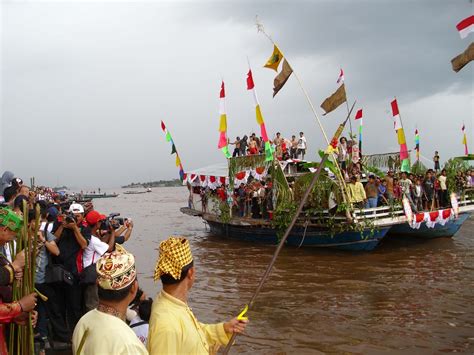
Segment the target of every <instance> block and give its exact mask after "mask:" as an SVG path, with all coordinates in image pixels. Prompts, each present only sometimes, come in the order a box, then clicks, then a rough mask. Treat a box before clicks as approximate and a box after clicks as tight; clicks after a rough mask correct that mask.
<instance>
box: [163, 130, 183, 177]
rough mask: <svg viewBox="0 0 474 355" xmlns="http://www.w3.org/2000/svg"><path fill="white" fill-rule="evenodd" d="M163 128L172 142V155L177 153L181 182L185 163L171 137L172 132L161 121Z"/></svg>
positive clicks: (167, 138)
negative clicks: (182, 161)
mask: <svg viewBox="0 0 474 355" xmlns="http://www.w3.org/2000/svg"><path fill="white" fill-rule="evenodd" d="M161 129H162V130H163V132H164V133H165V137H166V141H167V142H170V143H171V155H173V154H176V161H175V163H176V167H177V168H179V178H180V180H181V182H183V179H184V175H185V174H184V169H183V164H182V163H181V158H180V157H179V154H178V151H177V150H176V145H175V144H174V141H173V138H172V137H171V133H170V132H169V131H168V128H166V126H165V123H164V122H163V121H161Z"/></svg>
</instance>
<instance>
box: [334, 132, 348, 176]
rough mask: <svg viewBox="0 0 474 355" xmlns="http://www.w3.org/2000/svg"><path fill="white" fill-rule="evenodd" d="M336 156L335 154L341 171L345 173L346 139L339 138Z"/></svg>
mask: <svg viewBox="0 0 474 355" xmlns="http://www.w3.org/2000/svg"><path fill="white" fill-rule="evenodd" d="M337 148H338V154H337V161H338V163H339V166H340V167H341V169H342V170H343V171H344V172H346V171H347V158H348V156H349V155H348V153H347V139H346V137H341V138H340V139H339V145H338V147H337Z"/></svg>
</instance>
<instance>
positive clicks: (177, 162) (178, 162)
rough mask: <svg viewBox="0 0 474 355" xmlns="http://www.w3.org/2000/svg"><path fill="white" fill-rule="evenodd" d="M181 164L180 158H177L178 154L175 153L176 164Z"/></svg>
mask: <svg viewBox="0 0 474 355" xmlns="http://www.w3.org/2000/svg"><path fill="white" fill-rule="evenodd" d="M180 165H181V160H180V159H179V156H178V154H176V166H177V167H178V166H180Z"/></svg>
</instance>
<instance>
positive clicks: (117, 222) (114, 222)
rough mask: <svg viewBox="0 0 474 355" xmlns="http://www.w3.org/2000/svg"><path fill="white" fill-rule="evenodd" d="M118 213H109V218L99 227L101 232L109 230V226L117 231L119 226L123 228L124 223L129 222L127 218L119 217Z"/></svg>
mask: <svg viewBox="0 0 474 355" xmlns="http://www.w3.org/2000/svg"><path fill="white" fill-rule="evenodd" d="M119 216H120V213H111V214H109V216H108V217H107V218H106V219H105V220H103V221H102V223H101V225H100V229H101V230H109V228H110V226H112V228H113V229H117V228H118V227H119V226H123V225H124V223H125V222H126V221H128V220H129V218H125V217H119Z"/></svg>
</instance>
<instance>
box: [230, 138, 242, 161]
mask: <svg viewBox="0 0 474 355" xmlns="http://www.w3.org/2000/svg"><path fill="white" fill-rule="evenodd" d="M229 144H232V145H235V148H234V151H233V153H232V157H234V158H235V157H240V156H241V151H240V137H236V138H235V141H234V142H231V143H229Z"/></svg>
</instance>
